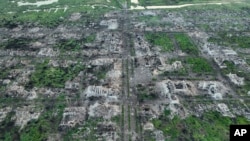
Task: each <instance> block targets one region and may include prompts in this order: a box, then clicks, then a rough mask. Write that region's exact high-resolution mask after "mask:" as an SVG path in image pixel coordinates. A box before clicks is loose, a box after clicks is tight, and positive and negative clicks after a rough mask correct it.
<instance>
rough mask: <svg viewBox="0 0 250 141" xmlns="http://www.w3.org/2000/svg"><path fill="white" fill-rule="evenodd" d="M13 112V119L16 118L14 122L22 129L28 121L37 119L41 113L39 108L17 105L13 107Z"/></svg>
mask: <svg viewBox="0 0 250 141" xmlns="http://www.w3.org/2000/svg"><path fill="white" fill-rule="evenodd" d="M15 112H16V115H15V117H13V119H16V122H15V124H16V125H17V126H20V129H22V128H23V127H24V126H25V125H26V124H27V123H28V122H29V121H31V120H34V119H38V118H39V116H40V114H41V110H39V109H37V108H36V107H33V106H23V107H18V108H17V109H15Z"/></svg>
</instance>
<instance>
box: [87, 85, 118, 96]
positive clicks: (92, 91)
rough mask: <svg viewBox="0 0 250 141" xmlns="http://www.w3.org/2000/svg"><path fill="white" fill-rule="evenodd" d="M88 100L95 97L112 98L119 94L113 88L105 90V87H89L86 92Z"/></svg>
mask: <svg viewBox="0 0 250 141" xmlns="http://www.w3.org/2000/svg"><path fill="white" fill-rule="evenodd" d="M84 94H85V96H86V98H93V97H105V98H106V97H112V96H117V95H118V94H117V93H116V92H115V91H113V90H112V89H111V88H105V87H103V86H88V87H87V88H86V90H85V92H84Z"/></svg>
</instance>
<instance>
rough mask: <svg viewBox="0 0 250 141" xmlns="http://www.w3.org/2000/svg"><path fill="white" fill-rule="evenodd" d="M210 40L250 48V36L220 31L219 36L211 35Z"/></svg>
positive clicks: (220, 43)
mask: <svg viewBox="0 0 250 141" xmlns="http://www.w3.org/2000/svg"><path fill="white" fill-rule="evenodd" d="M208 41H209V42H213V43H217V44H219V45H225V46H232V47H240V48H250V36H244V35H241V34H240V35H232V34H230V35H229V34H228V33H227V32H219V33H218V37H210V38H209V39H208Z"/></svg>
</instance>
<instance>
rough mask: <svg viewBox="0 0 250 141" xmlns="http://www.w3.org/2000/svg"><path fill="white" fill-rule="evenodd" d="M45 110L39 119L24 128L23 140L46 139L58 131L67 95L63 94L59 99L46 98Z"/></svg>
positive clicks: (40, 140) (41, 140)
mask: <svg viewBox="0 0 250 141" xmlns="http://www.w3.org/2000/svg"><path fill="white" fill-rule="evenodd" d="M44 100H45V101H46V102H45V104H44V105H45V111H44V112H43V113H41V116H40V117H39V119H38V120H32V121H30V122H29V123H28V125H27V126H26V127H25V128H24V129H23V130H22V132H21V136H20V140H21V141H44V140H47V138H48V135H49V134H51V133H56V132H57V131H58V127H59V124H60V122H61V120H62V116H63V111H64V108H65V106H66V105H65V97H64V95H63V94H61V95H60V96H59V97H58V98H57V99H55V100H54V99H44Z"/></svg>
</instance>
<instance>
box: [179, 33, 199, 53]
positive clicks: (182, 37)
mask: <svg viewBox="0 0 250 141" xmlns="http://www.w3.org/2000/svg"><path fill="white" fill-rule="evenodd" d="M175 39H176V41H177V44H178V45H179V47H180V49H181V50H182V51H183V52H185V53H187V54H189V55H198V54H199V50H198V48H197V47H196V46H195V45H194V44H193V43H192V42H191V41H190V39H189V37H188V36H187V35H186V34H175Z"/></svg>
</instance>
